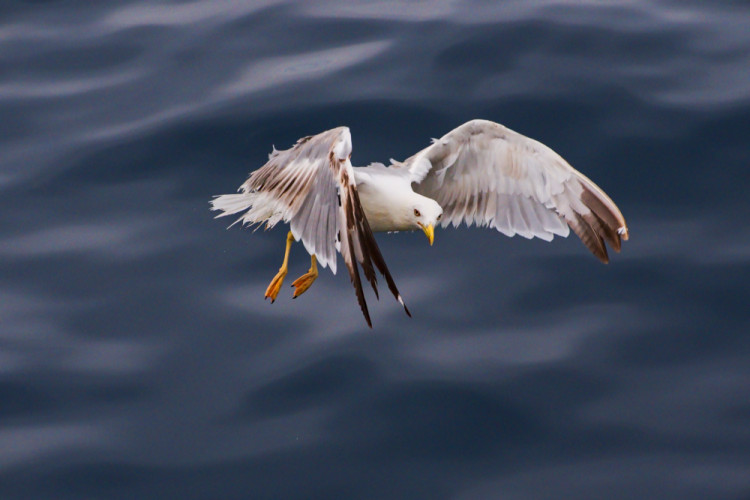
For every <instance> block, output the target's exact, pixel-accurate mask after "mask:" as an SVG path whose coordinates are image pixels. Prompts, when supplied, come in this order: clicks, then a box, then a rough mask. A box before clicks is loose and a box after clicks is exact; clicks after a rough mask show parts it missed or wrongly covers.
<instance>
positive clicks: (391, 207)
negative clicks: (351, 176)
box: [358, 186, 414, 232]
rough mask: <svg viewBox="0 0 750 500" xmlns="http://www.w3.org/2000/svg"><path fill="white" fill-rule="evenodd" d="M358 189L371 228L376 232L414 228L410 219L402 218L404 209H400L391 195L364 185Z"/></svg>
mask: <svg viewBox="0 0 750 500" xmlns="http://www.w3.org/2000/svg"><path fill="white" fill-rule="evenodd" d="M358 191H359V199H360V202H361V203H362V209H363V210H364V212H365V217H367V222H368V223H369V224H370V229H372V230H373V231H375V232H385V231H411V230H413V229H414V228H413V227H411V225H410V224H409V223H408V221H404V220H401V217H399V215H400V214H401V212H402V210H399V209H398V204H397V202H396V201H395V200H393V199H392V198H391V197H390V196H388V195H385V194H384V193H382V192H378V191H373V190H371V189H367V188H365V187H364V186H362V188H359V189H358Z"/></svg>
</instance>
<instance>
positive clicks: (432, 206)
mask: <svg viewBox="0 0 750 500" xmlns="http://www.w3.org/2000/svg"><path fill="white" fill-rule="evenodd" d="M411 216H412V219H413V222H414V226H416V227H415V229H416V228H417V227H418V228H419V229H421V230H422V231H424V234H425V235H426V236H427V239H428V240H430V245H432V242H433V241H434V240H435V225H436V224H437V223H438V221H439V220H440V219H441V218H442V217H443V208H442V207H441V206H440V205H439V204H438V203H437V202H436V201H435V200H431V199H429V198H423V199H422V200H420V201H419V203H416V204H414V206H413V207H412V215H411Z"/></svg>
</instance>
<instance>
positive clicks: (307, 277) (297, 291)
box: [292, 255, 318, 299]
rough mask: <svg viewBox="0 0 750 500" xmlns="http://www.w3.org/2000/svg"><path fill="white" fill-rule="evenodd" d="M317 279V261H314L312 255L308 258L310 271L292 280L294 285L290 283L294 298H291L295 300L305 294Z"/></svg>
mask: <svg viewBox="0 0 750 500" xmlns="http://www.w3.org/2000/svg"><path fill="white" fill-rule="evenodd" d="M317 277H318V261H317V260H315V256H314V255H313V256H312V257H311V258H310V270H309V271H308V272H307V273H306V274H303V275H302V276H300V277H299V278H297V279H296V280H294V283H292V286H293V287H294V296H293V297H292V298H293V299H296V298H297V297H299V296H300V295H302V294H303V293H305V292H306V291H307V289H308V288H310V285H312V284H313V281H315V279H316V278H317Z"/></svg>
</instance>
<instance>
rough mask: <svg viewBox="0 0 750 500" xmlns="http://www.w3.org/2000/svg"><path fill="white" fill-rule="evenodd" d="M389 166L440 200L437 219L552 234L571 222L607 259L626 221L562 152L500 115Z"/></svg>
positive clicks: (505, 231)
mask: <svg viewBox="0 0 750 500" xmlns="http://www.w3.org/2000/svg"><path fill="white" fill-rule="evenodd" d="M394 168H406V169H408V170H409V174H410V176H411V180H412V183H414V184H415V186H414V190H415V191H416V192H418V193H419V194H422V195H424V196H427V197H430V198H433V199H434V200H435V201H437V202H438V203H439V204H440V205H441V206H442V207H443V219H442V225H443V227H446V226H448V225H449V224H453V225H454V226H457V225H459V224H460V223H461V222H464V223H466V224H467V225H472V224H475V225H477V226H489V227H493V228H495V229H497V230H498V231H500V232H501V233H503V234H506V235H508V236H513V235H515V234H518V235H521V236H523V237H526V238H533V237H537V238H542V239H544V240H547V241H549V240H551V239H552V238H553V237H554V236H555V235H558V236H563V237H564V236H567V235H568V234H569V229H572V230H573V232H575V233H576V234H577V235H578V237H579V238H581V240H582V241H583V243H584V244H585V245H586V247H587V248H588V249H589V250H591V252H592V253H593V254H594V255H596V256H597V257H598V258H599V259H600V260H602V261H603V262H607V261H608V255H607V249H606V246H605V244H604V242H605V241H606V242H607V243H609V245H610V246H611V247H612V248H613V249H614V250H615V251H619V250H620V247H621V244H622V240H623V239H625V240H627V239H628V229H627V225H626V223H625V219H624V217H623V216H622V213H621V212H620V210H619V209H618V208H617V205H615V203H614V202H613V201H612V200H611V199H610V198H609V196H607V195H606V193H604V191H602V190H601V189H600V188H599V187H598V186H597V185H596V184H594V183H593V182H592V181H591V180H590V179H588V178H587V177H586V176H584V175H583V174H581V173H580V172H578V171H577V170H575V169H574V168H573V167H571V166H570V165H569V164H568V163H567V162H566V161H565V160H564V159H563V158H562V157H560V155H558V154H557V153H555V152H554V151H552V150H551V149H550V148H548V147H547V146H545V145H544V144H541V143H540V142H537V141H535V140H533V139H530V138H528V137H525V136H523V135H521V134H519V133H517V132H514V131H512V130H510V129H508V128H506V127H504V126H502V125H500V124H498V123H494V122H491V121H486V120H472V121H470V122H467V123H465V124H463V125H461V126H460V127H458V128H456V129H455V130H453V131H451V132H449V133H448V134H446V135H445V136H443V137H442V138H441V139H439V140H436V141H433V144H432V145H431V146H429V147H427V148H425V149H423V150H422V151H420V152H419V153H417V154H416V155H414V156H412V157H411V158H409V159H407V160H406V161H404V162H403V163H395V164H394Z"/></svg>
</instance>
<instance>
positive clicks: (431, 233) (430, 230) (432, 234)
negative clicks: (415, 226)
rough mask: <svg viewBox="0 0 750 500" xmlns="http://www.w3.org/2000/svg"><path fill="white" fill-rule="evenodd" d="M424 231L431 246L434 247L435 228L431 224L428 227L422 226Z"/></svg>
mask: <svg viewBox="0 0 750 500" xmlns="http://www.w3.org/2000/svg"><path fill="white" fill-rule="evenodd" d="M420 226H422V224H420ZM422 231H424V234H426V235H427V239H428V240H430V246H432V242H433V241H435V228H434V227H433V226H432V224H430V225H429V226H427V227H425V226H422Z"/></svg>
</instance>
